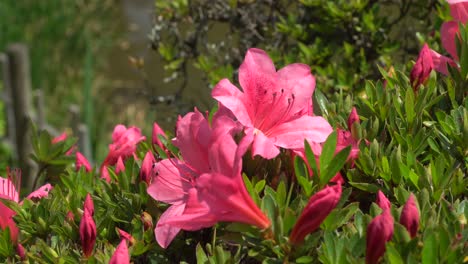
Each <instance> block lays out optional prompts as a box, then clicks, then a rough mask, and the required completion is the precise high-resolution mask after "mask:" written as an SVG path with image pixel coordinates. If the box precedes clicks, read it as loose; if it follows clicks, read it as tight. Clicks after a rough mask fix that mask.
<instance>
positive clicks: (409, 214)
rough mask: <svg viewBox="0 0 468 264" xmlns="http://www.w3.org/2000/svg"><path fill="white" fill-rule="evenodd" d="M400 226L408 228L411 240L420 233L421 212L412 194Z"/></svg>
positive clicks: (404, 207) (402, 215)
mask: <svg viewBox="0 0 468 264" xmlns="http://www.w3.org/2000/svg"><path fill="white" fill-rule="evenodd" d="M400 224H402V225H403V226H405V227H406V229H407V230H408V232H409V234H410V236H411V238H414V237H415V236H416V234H417V233H418V228H419V211H418V207H417V206H416V202H415V199H414V195H413V194H410V197H409V198H408V201H406V204H405V206H403V210H402V211H401V216H400Z"/></svg>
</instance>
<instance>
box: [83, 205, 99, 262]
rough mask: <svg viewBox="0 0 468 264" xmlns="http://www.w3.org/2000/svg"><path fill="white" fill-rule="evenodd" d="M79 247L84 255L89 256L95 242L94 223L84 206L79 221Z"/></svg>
mask: <svg viewBox="0 0 468 264" xmlns="http://www.w3.org/2000/svg"><path fill="white" fill-rule="evenodd" d="M80 239H81V248H82V249H83V254H84V256H85V257H87V258H88V257H89V256H91V254H92V253H93V249H94V244H95V243H96V224H95V223H94V220H93V217H92V216H91V213H90V212H89V211H88V209H86V208H85V210H84V214H83V218H81V222H80Z"/></svg>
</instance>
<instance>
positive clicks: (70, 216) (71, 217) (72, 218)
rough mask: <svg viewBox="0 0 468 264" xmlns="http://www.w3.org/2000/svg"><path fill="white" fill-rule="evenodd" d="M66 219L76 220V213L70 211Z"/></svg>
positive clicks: (69, 220)
mask: <svg viewBox="0 0 468 264" xmlns="http://www.w3.org/2000/svg"><path fill="white" fill-rule="evenodd" d="M66 219H67V221H68V222H73V221H75V215H74V214H73V212H72V211H68V213H67V217H66Z"/></svg>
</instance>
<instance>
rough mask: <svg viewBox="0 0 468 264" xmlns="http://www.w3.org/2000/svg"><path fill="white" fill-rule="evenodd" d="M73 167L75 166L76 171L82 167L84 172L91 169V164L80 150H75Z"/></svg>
mask: <svg viewBox="0 0 468 264" xmlns="http://www.w3.org/2000/svg"><path fill="white" fill-rule="evenodd" d="M75 167H76V171H79V170H80V169H81V167H84V168H85V171H86V172H90V171H91V164H89V161H88V160H87V159H86V157H85V156H84V155H83V154H81V153H80V152H76V163H75Z"/></svg>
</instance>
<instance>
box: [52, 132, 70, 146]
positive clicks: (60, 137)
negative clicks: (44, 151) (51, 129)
mask: <svg viewBox="0 0 468 264" xmlns="http://www.w3.org/2000/svg"><path fill="white" fill-rule="evenodd" d="M66 139H67V133H66V132H63V133H62V134H60V135H58V136H56V137H54V138H53V139H52V144H56V143H58V142H61V141H65V140H66Z"/></svg>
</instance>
